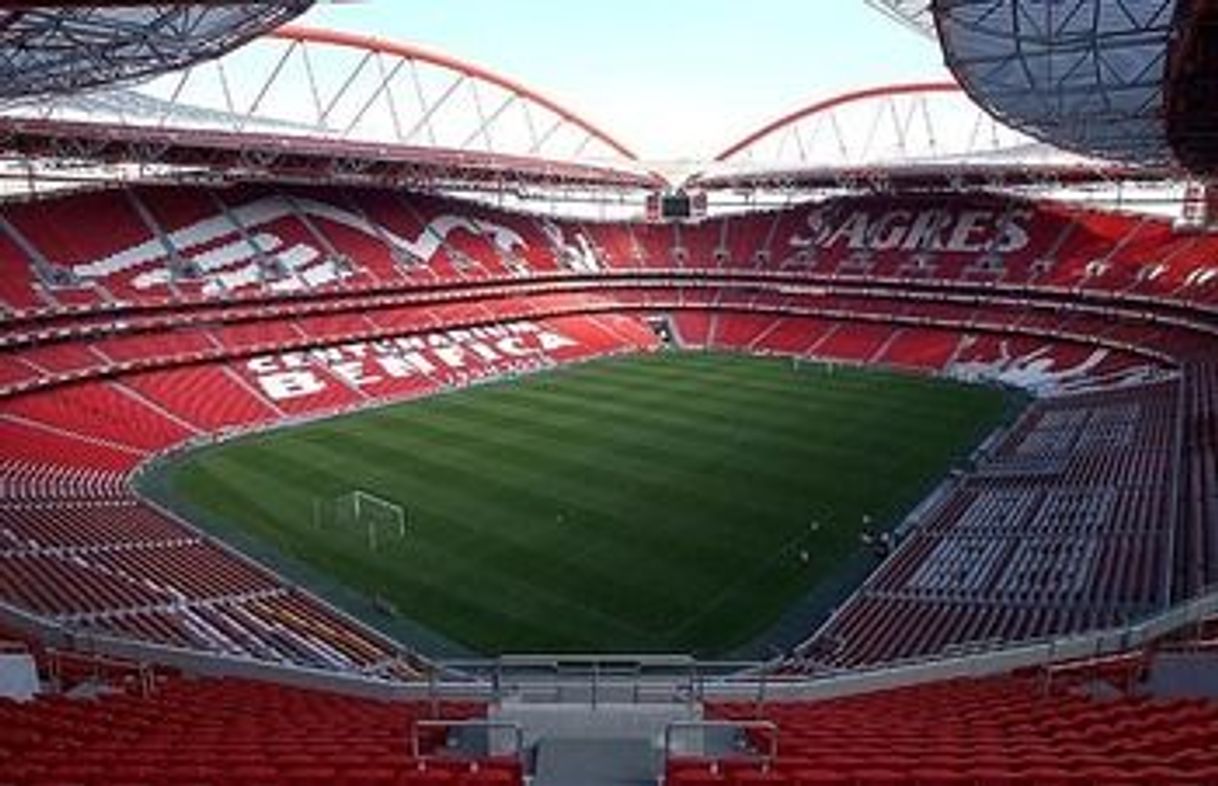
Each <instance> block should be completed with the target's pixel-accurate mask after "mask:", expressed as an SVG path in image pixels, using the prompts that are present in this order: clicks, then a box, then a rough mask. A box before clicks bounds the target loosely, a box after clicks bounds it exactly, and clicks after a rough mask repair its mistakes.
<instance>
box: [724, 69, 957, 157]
mask: <svg viewBox="0 0 1218 786" xmlns="http://www.w3.org/2000/svg"><path fill="white" fill-rule="evenodd" d="M963 92H964V91H963V89H961V87H960V85H958V84H956V83H955V82H909V83H906V84H897V85H883V86H881V87H870V88H867V89H865V90H854V91H851V92H849V93H842V94H840V95H837V96H834V97H832V98H828V99H825V100H823V101H817V102H816V103H814V104H809V105H808V106H805V107H803V108H802V109H797V110H795V111H794V112H791V113H789V114H786V115H783V116H782V117H780V118H778V119H777V120H775V121H773V122H771V123H767V124H766V125H764V126H762V127H761V128H759V129H757V130H756V131H754V132H753V133H751V134H749V135H747V136H746V137H744V138H743V139H741V140H740V141H739V142H736V143H735V144H734V145H732V146H731V147H728V148H727V149H726V150H724V151H723V152H722V153H720V154H719V155H717V156H715V161H719V162H722V161H726V160H728V159H729V158H731V157H732V156H734V155H736V154H737V153H739V152H740V151H741V150H744V149H745V148H747V147H749V146H750V145H752V144H753V143H755V142H757V141H759V140H761V139H764V138H765V137H767V136H769V135H770V134H772V133H774V132H775V131H778V130H780V129H782V128H785V127H787V126H789V125H792V124H794V123H798V122H799V121H800V120H803V119H805V118H808V117H812V116H813V115H816V114H819V113H821V112H829V111H832V110H834V109H836V108H838V107H841V106H845V105H847V104H853V103H857V102H859V101H868V100H870V99H873V98H890V97H892V96H901V95H910V94H916V93H963Z"/></svg>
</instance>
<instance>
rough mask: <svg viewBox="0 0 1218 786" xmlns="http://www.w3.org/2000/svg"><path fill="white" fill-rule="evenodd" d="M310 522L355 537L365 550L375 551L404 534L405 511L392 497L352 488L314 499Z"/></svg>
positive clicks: (406, 519)
mask: <svg viewBox="0 0 1218 786" xmlns="http://www.w3.org/2000/svg"><path fill="white" fill-rule="evenodd" d="M313 524H314V526H315V527H317V528H318V529H325V530H330V531H333V532H336V533H339V534H341V535H343V536H346V537H351V538H357V539H359V540H360V541H361V542H363V543H364V544H365V545H366V546H367V547H368V549H369V550H371V551H378V550H380V549H382V548H384V547H386V546H388V545H389V544H391V543H394V542H396V541H399V540H403V539H404V538H405V537H406V527H407V524H408V511H407V510H406V508H405V506H403V505H399V504H397V503H396V502H393V501H392V500H388V499H385V498H384V497H378V496H377V495H376V494H373V493H371V492H369V491H363V490H362V489H356V490H354V491H349V492H347V493H346V494H339V495H338V496H337V497H330V498H319V499H317V500H316V501H315V504H314V508H313Z"/></svg>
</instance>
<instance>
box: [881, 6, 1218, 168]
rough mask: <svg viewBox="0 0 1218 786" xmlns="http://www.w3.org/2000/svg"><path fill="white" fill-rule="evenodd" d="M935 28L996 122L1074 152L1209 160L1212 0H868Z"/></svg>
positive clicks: (963, 80)
mask: <svg viewBox="0 0 1218 786" xmlns="http://www.w3.org/2000/svg"><path fill="white" fill-rule="evenodd" d="M867 2H868V4H869V5H872V6H874V7H876V8H879V9H881V10H883V11H884V12H885V13H887V14H888V15H890V16H892V17H894V18H897V19H899V20H901V21H902V22H904V23H905V24H907V25H908V26H910V27H912V28H914V29H917V30H920V31H923V32H927V33H931V32H932V31H933V32H934V33H936V34H937V36H938V38H939V42H940V45H941V47H942V49H943V53H944V57H945V59H946V61H947V64H948V67H949V68H950V69H951V70H952V72H953V73H954V74H955V76H956V78H957V79H958V80H959V82H960V84H961V85H962V86H963V87H964V89H965V90H966V91H967V92H968V93H969V95H970V96H971V97H972V98H973V99H974V100H975V101H976V102H977V103H978V104H979V105H980V106H982V107H984V108H985V109H986V110H987V111H989V112H990V113H991V114H993V115H994V116H995V117H996V118H998V119H999V120H1001V121H1002V122H1003V123H1005V124H1007V125H1009V126H1011V127H1013V128H1017V129H1019V130H1021V131H1023V132H1025V133H1027V134H1028V135H1029V136H1032V137H1035V138H1037V139H1040V140H1043V141H1045V142H1047V143H1050V144H1053V145H1057V146H1059V147H1062V148H1065V149H1068V150H1072V151H1075V152H1078V153H1080V154H1083V155H1088V156H1095V157H1100V158H1106V159H1109V160H1114V161H1120V162H1124V163H1126V164H1130V165H1150V166H1159V167H1176V168H1180V169H1184V170H1188V171H1190V172H1192V173H1195V174H1202V175H1208V174H1212V173H1213V172H1215V171H1218V134H1216V132H1218V119H1215V117H1214V113H1213V111H1212V107H1213V106H1214V99H1215V98H1218V78H1216V76H1218V57H1216V56H1215V55H1213V54H1212V53H1211V52H1210V51H1209V47H1207V43H1206V42H1207V41H1208V40H1210V39H1212V34H1211V32H1210V31H1211V29H1212V28H1213V27H1214V26H1215V23H1216V21H1218V6H1216V5H1215V4H1214V3H1211V2H1203V1H1202V0H1056V1H1055V2H1029V1H1028V0H933V1H931V0H867Z"/></svg>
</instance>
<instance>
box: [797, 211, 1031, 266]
mask: <svg viewBox="0 0 1218 786" xmlns="http://www.w3.org/2000/svg"><path fill="white" fill-rule="evenodd" d="M1032 216H1033V213H1032V210H1031V209H1030V208H1016V209H1014V210H1011V211H1004V210H986V209H978V210H945V209H941V208H928V209H925V210H919V211H913V210H907V209H900V208H898V209H893V210H887V211H882V212H881V211H876V210H866V209H856V210H851V211H849V212H846V211H844V210H841V209H837V208H835V207H833V206H830V207H822V208H818V209H815V210H812V211H811V212H810V213H808V217H807V220H806V223H805V226H804V228H803V230H802V231H800V232H797V233H796V234H795V235H793V236H792V237H791V241H790V244H791V246H793V247H795V248H807V247H808V246H815V247H817V248H823V249H833V248H838V247H845V248H847V249H849V250H851V251H892V250H897V249H899V250H901V251H910V252H913V251H950V252H955V253H962V254H975V253H980V252H984V251H989V250H993V251H998V252H1003V253H1006V252H1010V251H1020V250H1022V249H1024V248H1026V247H1027V245H1028V243H1029V242H1030V241H1031V234H1030V233H1029V231H1028V224H1029V223H1030V222H1031V220H1032Z"/></svg>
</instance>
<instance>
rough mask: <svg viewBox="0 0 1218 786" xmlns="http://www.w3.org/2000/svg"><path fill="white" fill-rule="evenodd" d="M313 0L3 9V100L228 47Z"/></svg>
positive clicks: (169, 66)
mask: <svg viewBox="0 0 1218 786" xmlns="http://www.w3.org/2000/svg"><path fill="white" fill-rule="evenodd" d="M312 4H313V0H275V2H249V3H239V2H232V3H223V4H215V3H178V4H163V5H152V4H149V5H142V6H141V5H129V6H104V5H101V4H99V5H98V6H90V5H88V4H87V3H80V4H75V5H72V6H60V7H55V8H30V9H25V10H18V11H0V99H14V98H22V97H36V96H39V95H47V94H52V93H63V92H70V91H77V90H81V89H84V88H90V87H95V86H97V85H102V84H108V83H114V82H124V81H130V80H132V79H139V78H143V77H147V76H151V75H155V74H159V73H162V72H165V71H169V70H173V69H176V68H180V67H182V66H185V65H188V64H190V63H192V62H195V61H198V60H203V59H207V58H211V57H215V56H217V55H220V54H223V53H224V52H227V51H229V50H230V49H233V48H234V47H236V46H238V45H240V44H242V43H244V42H246V41H248V40H249V39H251V38H253V37H255V36H257V35H259V34H261V33H262V32H264V31H266V30H269V29H271V28H274V27H277V26H279V25H281V24H283V23H284V22H287V21H288V20H290V19H292V18H293V17H295V16H297V15H299V14H300V13H302V12H304V11H305V10H306V9H308V8H309V7H310V6H311V5H312Z"/></svg>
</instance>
